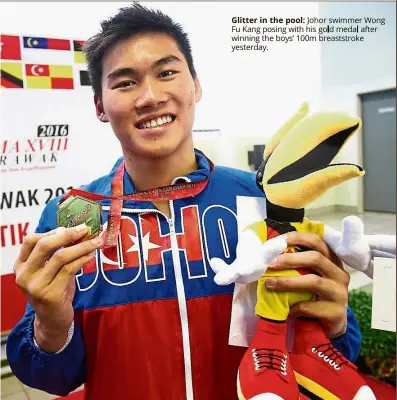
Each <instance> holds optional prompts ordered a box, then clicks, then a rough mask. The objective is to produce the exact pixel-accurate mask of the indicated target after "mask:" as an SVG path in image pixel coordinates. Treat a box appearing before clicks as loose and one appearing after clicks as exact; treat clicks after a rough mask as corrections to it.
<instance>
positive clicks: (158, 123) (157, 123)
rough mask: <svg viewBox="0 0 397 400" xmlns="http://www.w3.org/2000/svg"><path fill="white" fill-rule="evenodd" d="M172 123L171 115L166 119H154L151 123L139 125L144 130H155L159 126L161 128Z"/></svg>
mask: <svg viewBox="0 0 397 400" xmlns="http://www.w3.org/2000/svg"><path fill="white" fill-rule="evenodd" d="M169 122H172V117H171V116H170V115H166V116H164V117H159V118H157V119H152V120H151V121H147V122H143V123H141V124H139V128H140V129H144V128H155V127H157V126H161V125H163V124H166V123H169Z"/></svg>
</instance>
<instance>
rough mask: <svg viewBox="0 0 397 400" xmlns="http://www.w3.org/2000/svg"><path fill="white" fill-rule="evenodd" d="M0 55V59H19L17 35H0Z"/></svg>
mask: <svg viewBox="0 0 397 400" xmlns="http://www.w3.org/2000/svg"><path fill="white" fill-rule="evenodd" d="M0 56H1V59H2V60H21V46H20V43H19V36H10V35H1V36H0Z"/></svg>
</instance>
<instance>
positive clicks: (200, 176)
mask: <svg viewBox="0 0 397 400" xmlns="http://www.w3.org/2000/svg"><path fill="white" fill-rule="evenodd" d="M194 152H195V156H196V162H197V170H195V171H193V172H191V173H190V174H188V175H186V176H183V177H175V178H178V179H174V181H173V182H172V183H176V182H183V181H188V182H198V181H202V180H205V179H209V178H210V175H211V167H210V164H209V162H208V159H207V157H206V156H205V155H204V154H203V153H202V152H201V151H199V150H197V149H194ZM123 159H124V157H120V158H119V159H118V160H117V161H116V163H115V164H114V166H113V168H112V170H111V171H110V173H109V175H108V176H107V179H106V180H105V182H104V184H103V186H102V187H101V188H100V193H101V194H105V195H108V196H110V195H111V192H112V190H111V185H112V179H113V178H114V175H115V173H116V171H117V169H118V168H119V166H120V164H121V163H122V161H123ZM170 184H171V182H170ZM123 185H124V194H132V193H135V192H136V189H135V187H134V185H133V183H132V181H131V178H130V176H129V175H128V173H127V171H124V176H123ZM100 203H101V204H102V205H110V200H102V201H100ZM123 205H124V207H127V206H128V207H131V208H137V209H145V210H146V209H153V208H155V206H154V205H153V203H151V202H146V201H145V202H143V201H134V200H125V201H124V203H123Z"/></svg>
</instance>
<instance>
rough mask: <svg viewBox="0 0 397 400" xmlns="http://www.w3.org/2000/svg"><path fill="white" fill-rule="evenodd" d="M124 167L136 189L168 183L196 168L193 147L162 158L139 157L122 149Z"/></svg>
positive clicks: (140, 189)
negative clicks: (181, 152)
mask: <svg viewBox="0 0 397 400" xmlns="http://www.w3.org/2000/svg"><path fill="white" fill-rule="evenodd" d="M124 159H125V169H126V171H127V173H128V175H129V176H130V178H131V180H132V183H133V185H134V187H135V189H136V191H142V190H148V189H152V188H157V187H161V186H167V185H170V184H171V182H172V181H173V179H175V178H176V177H177V176H186V175H188V174H190V173H191V172H193V171H196V170H197V162H196V156H195V154H194V149H193V148H192V150H191V151H186V152H184V153H183V154H182V155H181V154H180V153H178V154H176V153H175V154H171V155H169V156H167V157H164V158H149V159H148V158H143V157H142V158H141V157H136V155H132V154H131V153H129V152H128V151H124Z"/></svg>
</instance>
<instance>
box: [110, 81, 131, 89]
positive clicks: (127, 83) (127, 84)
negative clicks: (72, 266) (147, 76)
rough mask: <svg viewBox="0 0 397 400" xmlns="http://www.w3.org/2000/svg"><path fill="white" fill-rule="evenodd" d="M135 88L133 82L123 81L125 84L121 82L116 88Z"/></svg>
mask: <svg viewBox="0 0 397 400" xmlns="http://www.w3.org/2000/svg"><path fill="white" fill-rule="evenodd" d="M132 86H135V82H133V81H123V82H119V83H118V84H117V85H116V86H115V89H116V88H126V87H132Z"/></svg>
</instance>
